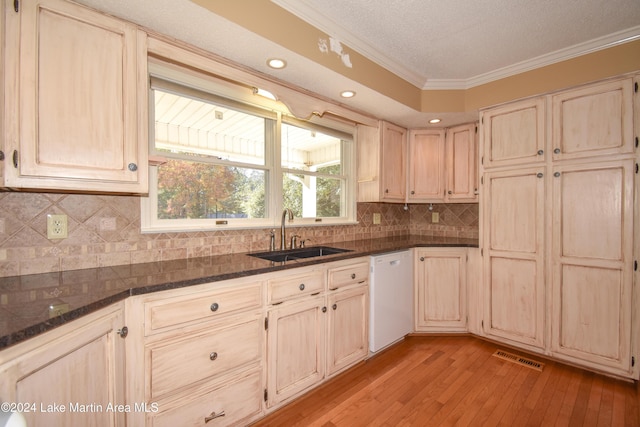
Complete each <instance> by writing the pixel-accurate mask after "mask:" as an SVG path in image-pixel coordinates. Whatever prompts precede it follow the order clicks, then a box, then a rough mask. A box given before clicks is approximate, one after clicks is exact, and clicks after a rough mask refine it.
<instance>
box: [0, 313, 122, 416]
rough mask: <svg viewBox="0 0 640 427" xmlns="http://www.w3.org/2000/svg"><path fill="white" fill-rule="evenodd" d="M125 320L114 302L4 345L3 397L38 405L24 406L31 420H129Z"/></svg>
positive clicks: (1, 357)
mask: <svg viewBox="0 0 640 427" xmlns="http://www.w3.org/2000/svg"><path fill="white" fill-rule="evenodd" d="M123 321H124V312H123V309H122V304H114V305H112V306H109V307H107V308H105V309H102V310H100V311H98V312H95V313H92V314H90V315H87V316H86V317H83V318H82V319H78V320H75V321H73V322H71V323H69V324H67V325H63V326H61V327H59V328H57V329H54V330H52V331H50V332H47V333H45V334H42V335H39V336H37V337H35V338H32V339H30V340H29V341H25V342H24V343H21V344H18V345H16V346H14V347H10V348H8V349H6V350H3V351H2V352H1V353H0V376H1V377H2V381H0V395H1V396H2V401H3V402H15V403H25V404H26V403H29V404H32V405H35V408H34V407H31V408H29V409H30V410H29V411H22V414H23V415H24V417H25V418H26V421H27V425H30V426H37V425H46V426H53V427H56V426H59V427H66V426H72V425H84V426H91V425H100V426H103V425H104V426H124V425H125V413H124V412H123V411H118V410H116V409H115V405H125V404H127V403H128V402H127V400H126V398H125V392H124V390H125V368H124V363H125V362H124V360H125V359H124V357H125V349H124V342H125V339H123V338H121V337H120V336H119V335H118V332H117V331H118V330H119V329H120V328H122V327H123V326H125V325H124V324H123ZM109 405H111V406H109ZM61 406H63V407H64V408H63V409H65V411H60V410H56V409H55V408H60V407H61ZM92 408H93V410H92ZM109 408H111V410H109ZM47 411H48V412H47Z"/></svg>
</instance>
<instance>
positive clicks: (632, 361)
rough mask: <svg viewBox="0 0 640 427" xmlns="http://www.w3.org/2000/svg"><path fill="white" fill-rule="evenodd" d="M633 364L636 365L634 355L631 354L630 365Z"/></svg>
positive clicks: (632, 365)
mask: <svg viewBox="0 0 640 427" xmlns="http://www.w3.org/2000/svg"><path fill="white" fill-rule="evenodd" d="M634 366H636V357H635V356H631V367H632V368H633V367H634Z"/></svg>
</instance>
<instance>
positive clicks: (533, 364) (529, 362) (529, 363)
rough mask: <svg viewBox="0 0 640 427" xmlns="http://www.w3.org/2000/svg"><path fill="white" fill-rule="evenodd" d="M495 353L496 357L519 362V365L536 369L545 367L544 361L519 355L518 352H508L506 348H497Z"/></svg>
mask: <svg viewBox="0 0 640 427" xmlns="http://www.w3.org/2000/svg"><path fill="white" fill-rule="evenodd" d="M493 355H494V356H495V357H499V358H500V359H504V360H508V361H510V362H513V363H517V364H518V365H522V366H526V367H528V368H531V369H535V370H536V371H542V368H544V363H540V362H538V361H536V360H533V359H527V358H526V357H522V356H518V355H517V354H512V353H507V352H506V351H504V350H496V352H495V353H493Z"/></svg>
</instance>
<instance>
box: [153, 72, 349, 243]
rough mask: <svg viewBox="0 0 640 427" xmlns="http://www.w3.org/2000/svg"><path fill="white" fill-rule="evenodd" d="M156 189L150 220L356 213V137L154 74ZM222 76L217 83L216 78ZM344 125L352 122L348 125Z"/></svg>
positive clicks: (316, 217)
mask: <svg viewBox="0 0 640 427" xmlns="http://www.w3.org/2000/svg"><path fill="white" fill-rule="evenodd" d="M151 82H152V84H151V91H150V98H151V99H150V104H151V108H150V111H151V115H152V119H153V120H152V123H153V128H152V129H151V131H150V135H151V137H150V139H151V141H150V154H151V156H152V157H155V158H158V159H161V160H160V161H159V162H158V163H159V164H158V165H157V166H153V167H151V171H150V181H149V187H150V188H149V197H148V198H146V199H143V202H142V229H143V231H147V232H154V231H158V232H161V231H187V230H213V229H220V228H249V227H273V226H279V224H280V214H281V213H282V210H283V209H284V208H290V209H292V210H293V212H294V215H295V217H296V221H295V222H296V223H297V225H304V224H337V223H349V222H354V217H355V196H354V189H355V183H354V182H351V179H350V177H351V176H353V173H352V170H353V169H354V166H353V155H352V152H353V151H354V150H353V138H352V135H351V134H350V133H347V132H344V129H333V128H328V127H326V126H325V125H324V124H322V125H321V124H318V123H311V122H308V121H301V120H297V119H294V118H291V117H287V116H286V115H282V114H281V113H279V112H273V111H271V110H268V109H265V108H259V107H256V106H255V105H250V104H248V103H246V102H239V101H236V100H233V99H229V98H228V97H221V96H218V95H216V94H215V93H213V90H202V88H201V87H197V88H196V86H195V85H193V86H187V85H183V84H176V83H174V82H170V81H168V80H163V79H159V78H156V77H152V79H151ZM214 86H215V85H214ZM343 127H344V126H343Z"/></svg>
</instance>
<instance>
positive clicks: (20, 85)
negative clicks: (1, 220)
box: [4, 0, 148, 193]
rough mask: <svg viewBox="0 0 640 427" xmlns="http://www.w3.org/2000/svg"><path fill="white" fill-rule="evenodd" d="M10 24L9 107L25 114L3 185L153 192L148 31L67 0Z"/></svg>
mask: <svg viewBox="0 0 640 427" xmlns="http://www.w3.org/2000/svg"><path fill="white" fill-rule="evenodd" d="M7 18H8V25H7V27H8V31H12V32H13V31H15V32H16V33H15V34H14V33H11V34H9V35H8V39H9V40H12V42H11V43H10V45H9V46H8V47H7V55H8V58H9V61H8V67H7V68H8V75H10V76H13V73H16V75H15V76H13V77H14V78H15V82H17V88H14V87H7V90H9V91H10V92H11V93H10V95H11V98H9V100H8V101H7V102H9V103H14V105H8V106H7V107H8V108H15V109H17V110H18V111H19V113H20V114H19V119H18V122H17V124H16V125H11V126H17V130H16V131H15V132H11V131H9V135H12V137H15V140H13V141H9V145H10V146H11V147H10V151H11V154H10V155H11V158H12V160H14V161H15V165H16V167H13V164H12V165H11V166H10V167H7V168H6V170H5V173H6V175H5V183H4V184H5V186H8V187H22V188H36V189H39V188H43V189H61V190H89V191H91V190H93V191H101V192H103V191H115V192H125V193H144V192H146V191H147V190H148V181H147V179H148V178H147V173H148V165H147V157H148V154H147V152H148V147H147V133H148V131H147V128H148V126H147V83H146V81H147V72H146V63H147V60H146V54H145V48H146V42H145V35H144V33H143V32H142V31H138V30H137V28H136V27H135V26H134V25H131V24H127V23H125V22H123V21H120V20H118V19H115V18H112V17H108V16H106V15H102V14H100V13H97V12H93V11H91V10H89V9H86V8H84V7H81V6H78V5H75V4H73V3H70V2H66V1H61V0H40V1H33V2H21V3H20V12H19V13H9V14H8V15H7ZM14 40H19V43H18V42H17V41H14ZM9 80H10V79H9ZM8 86H9V85H8Z"/></svg>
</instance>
